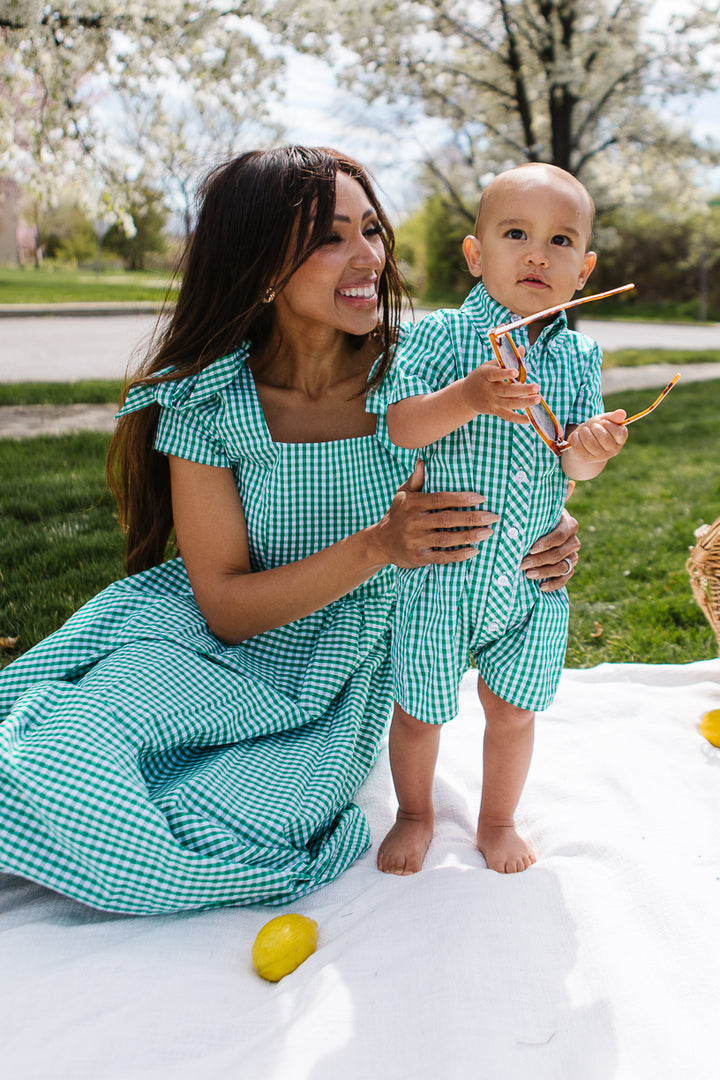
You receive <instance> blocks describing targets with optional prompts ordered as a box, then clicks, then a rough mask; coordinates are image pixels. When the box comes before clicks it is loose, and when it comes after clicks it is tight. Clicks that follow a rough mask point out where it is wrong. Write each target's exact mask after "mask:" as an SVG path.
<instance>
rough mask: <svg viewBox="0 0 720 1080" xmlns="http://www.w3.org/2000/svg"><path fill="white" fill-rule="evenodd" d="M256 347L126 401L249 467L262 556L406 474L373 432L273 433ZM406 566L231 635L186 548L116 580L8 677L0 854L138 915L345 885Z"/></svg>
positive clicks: (257, 556)
mask: <svg viewBox="0 0 720 1080" xmlns="http://www.w3.org/2000/svg"><path fill="white" fill-rule="evenodd" d="M246 358H247V349H246V348H242V349H240V350H239V351H238V352H237V353H235V354H233V355H231V356H229V357H226V358H223V359H221V360H218V361H216V362H215V363H213V364H212V365H210V366H209V367H208V368H207V369H205V370H204V371H203V372H201V373H200V374H199V375H197V376H193V377H191V378H187V379H183V380H178V381H175V382H169V383H164V384H162V385H160V386H156V387H153V388H152V389H148V388H137V389H135V390H134V391H132V392H131V394H130V395H129V397H128V400H127V402H126V404H125V406H124V408H123V411H124V412H129V411H133V410H136V409H140V408H143V407H144V406H145V405H147V404H149V403H150V402H151V401H157V402H159V403H160V405H161V412H160V420H159V424H158V430H157V437H156V444H155V445H156V448H157V449H159V450H160V451H162V452H165V453H172V454H175V455H178V456H180V457H185V458H189V459H191V460H193V461H198V462H202V463H205V464H209V465H215V466H221V467H229V468H231V469H232V470H233V472H234V475H235V477H236V480H237V485H238V489H239V491H240V495H241V498H242V503H243V507H244V510H245V514H246V517H247V523H248V530H249V536H250V544H251V558H252V564H253V568H255V569H258V570H259V569H262V568H266V567H273V566H277V565H280V564H282V563H286V562H288V561H291V560H296V559H301V558H303V557H304V556H307V555H309V554H311V553H312V552H314V551H317V550H319V549H321V548H323V547H326V546H327V545H329V544H332V543H333V542H335V541H337V540H339V539H341V538H343V537H345V536H347V535H349V534H351V533H353V532H355V531H357V530H359V529H362V528H364V527H366V526H368V525H370V524H372V523H373V522H375V521H377V520H379V519H380V517H381V516H382V514H383V513H384V512H385V511H386V510H387V508H388V506H389V504H390V501H391V499H392V496H393V494H394V492H395V491H396V490H397V488H398V486H399V485H400V484H401V483H402V482H403V481H404V479H406V477H407V476H408V475H409V472H410V471H411V469H410V468H408V465H407V463H406V461H404V460H402V459H398V458H397V457H395V456H393V455H391V454H390V453H388V451H387V449H386V448H384V447H383V445H382V444H381V442H380V441H379V440H378V439H377V438H376V437H375V436H368V437H364V438H355V439H347V440H341V441H337V442H327V443H302V444H282V443H274V442H273V441H272V440H271V438H270V435H269V433H268V430H267V428H266V426H265V422H264V418H263V414H262V409H261V407H260V403H259V401H258V398H257V394H256V391H255V386H254V383H253V379H252V376H251V374H250V371H249V369H248V367H247V364H246ZM409 460H410V458H408V461H409ZM395 579H396V572H395V570H394V568H392V567H387V568H385V569H384V570H381V571H380V572H379V573H377V574H375V575H374V576H373V577H372V578H371V579H370V580H368V581H367V582H365V583H364V584H363V585H361V586H360V587H359V588H357V589H355V590H354V591H353V592H351V593H350V594H348V595H347V596H345V597H343V598H341V599H340V600H338V601H336V602H335V603H333V604H330V605H329V606H328V607H326V608H324V609H322V610H321V611H318V612H316V613H314V614H311V615H308V616H307V617H306V618H303V619H300V620H298V621H296V622H294V623H291V624H290V625H288V626H283V627H280V628H279V629H277V630H271V631H269V632H267V633H265V634H261V635H258V636H257V637H254V638H251V639H249V640H247V641H244V642H242V643H241V644H239V645H233V646H227V645H224V644H223V643H222V642H220V641H219V640H218V639H217V638H215V637H214V636H213V635H212V634H211V633H210V631H209V629H208V627H207V624H206V622H205V620H204V618H203V616H202V614H201V612H200V610H199V609H198V607H197V604H196V603H195V600H194V597H193V594H192V591H191V589H190V585H189V582H188V578H187V575H186V572H185V569H184V565H183V562H182V560H181V559H179V558H177V559H174V560H171V561H169V562H166V563H164V564H163V565H161V566H157V567H154V568H152V569H150V570H147V571H145V572H143V573H140V574H137V575H134V576H132V577H129V578H126V579H124V580H121V581H118V582H115V583H114V584H113V585H110V586H109V587H108V588H107V589H105V590H104V591H103V592H101V593H100V594H99V595H98V596H96V597H95V598H94V599H93V600H91V601H90V602H89V603H87V604H86V605H84V606H83V607H82V608H81V609H80V610H79V611H78V612H76V614H75V615H73V616H72V618H70V619H69V621H68V622H67V623H66V624H65V625H64V626H63V627H61V628H60V629H59V630H58V631H56V632H55V633H54V634H52V635H51V636H50V637H49V638H47V639H46V640H45V641H43V642H41V643H40V644H38V645H37V646H36V647H35V648H33V649H31V650H30V651H29V652H28V653H26V654H25V655H24V656H21V657H20V658H19V659H17V660H16V661H15V662H14V663H13V664H11V665H10V666H9V667H8V668H6V669H5V670H4V671H2V672H0V719H3V720H4V723H3V724H0V869H1V870H4V871H6V872H9V873H14V874H19V875H22V876H24V877H28V878H31V879H33V880H35V881H38V882H40V883H42V884H44V885H47V886H49V887H50V888H52V889H55V890H57V891H59V892H62V893H65V894H67V895H69V896H72V897H74V898H76V899H78V900H81V901H84V902H85V903H88V904H91V905H93V906H95V907H98V908H102V909H108V910H113V911H123V912H131V913H155V912H167V911H175V910H181V909H187V908H202V907H212V906H216V905H221V904H231V905H239V904H251V903H264V904H280V903H285V902H288V901H291V900H293V899H295V898H297V897H299V896H302V895H304V894H305V893H308V892H310V891H312V890H314V889H317V888H319V887H320V886H322V885H324V884H325V883H327V882H329V881H331V880H332V879H333V878H335V877H336V876H337V875H338V874H339V873H341V872H342V871H343V870H344V869H345V868H346V867H347V866H349V865H350V864H351V863H352V862H353V861H354V860H355V859H356V858H357V857H358V856H359V855H360V854H361V852H363V851H364V850H365V849H366V848H367V847H368V845H369V842H370V839H369V834H368V827H367V823H366V821H365V818H364V816H363V814H362V812H361V811H360V810H359V808H358V807H357V806H355V805H353V803H352V798H353V795H354V794H355V792H356V791H357V790H358V788H359V787H360V785H361V784H362V782H363V780H364V779H365V777H366V776H367V774H368V772H369V770H370V768H371V767H372V765H373V763H374V761H375V759H376V756H377V753H378V750H379V747H380V745H381V740H382V736H383V733H384V729H385V725H386V721H387V720H388V717H389V712H390V706H391V700H392V695H391V687H390V672H389V644H390V628H391V621H392V612H393V608H394V599H395Z"/></svg>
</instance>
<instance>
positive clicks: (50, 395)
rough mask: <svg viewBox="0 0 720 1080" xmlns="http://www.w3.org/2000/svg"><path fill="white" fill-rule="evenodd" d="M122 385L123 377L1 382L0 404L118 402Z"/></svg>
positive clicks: (109, 403)
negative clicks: (120, 378) (67, 380)
mask: <svg viewBox="0 0 720 1080" xmlns="http://www.w3.org/2000/svg"><path fill="white" fill-rule="evenodd" d="M1 329H2V324H1V323H0V330H1ZM122 387H123V383H122V381H121V380H118V381H117V382H115V381H107V380H104V379H78V380H77V381H76V382H67V383H55V382H34V383H0V405H115V404H116V403H117V402H118V401H119V400H120V392H121V390H122Z"/></svg>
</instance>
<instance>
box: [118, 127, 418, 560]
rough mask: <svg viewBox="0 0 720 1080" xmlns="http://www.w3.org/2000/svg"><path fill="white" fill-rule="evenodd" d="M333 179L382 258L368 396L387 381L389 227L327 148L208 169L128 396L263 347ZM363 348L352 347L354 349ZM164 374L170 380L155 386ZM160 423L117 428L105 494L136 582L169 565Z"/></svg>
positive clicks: (353, 165) (391, 282) (314, 243)
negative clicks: (362, 217) (373, 234)
mask: <svg viewBox="0 0 720 1080" xmlns="http://www.w3.org/2000/svg"><path fill="white" fill-rule="evenodd" d="M338 172H342V173H345V174H347V175H348V176H350V177H351V178H352V179H354V180H357V181H358V183H359V184H360V185H361V186H362V188H363V189H364V191H365V193H366V195H367V196H368V199H369V200H370V203H371V204H372V206H373V208H374V210H375V212H376V213H377V217H378V222H379V227H380V234H381V236H382V240H383V244H384V247H385V256H386V263H385V269H384V271H383V274H382V276H381V278H380V281H379V282H378V297H379V300H380V309H381V322H380V325H379V326H378V336H379V340H378V355H380V354H382V358H381V360H380V363H379V364H378V365H377V368H376V371H375V372H374V375H373V379H372V384H373V385H377V384H378V383H379V382H380V381H381V380H382V378H383V376H384V374H385V372H386V371H387V368H388V366H389V364H390V362H391V359H392V350H393V346H394V343H395V340H396V337H397V327H398V324H399V321H400V313H401V306H402V301H403V297H404V296H405V295H406V292H405V286H404V283H403V280H402V277H401V275H400V273H399V271H398V268H397V265H396V263H395V258H394V248H395V237H394V233H393V230H392V226H391V225H390V222H389V221H388V219H387V216H386V215H385V213H384V211H383V209H382V207H381V206H380V204H379V202H378V200H377V196H376V195H375V192H374V190H373V187H372V184H371V182H370V179H369V177H368V174H367V172H366V171H365V170H364V169H363V167H362V166H361V165H360V164H359V163H358V162H356V161H354V160H353V159H352V158H348V157H345V156H344V155H343V154H340V153H338V152H337V151H335V150H330V149H326V148H323V147H303V146H283V147H277V148H275V149H271V150H253V151H250V152H248V153H246V154H241V155H240V156H239V157H237V158H234V159H233V160H232V161H229V162H227V163H226V164H223V165H220V166H218V167H217V168H215V169H213V171H212V172H211V173H210V174H209V175H208V177H207V178H206V179H205V181H204V182H203V183H202V185H201V187H200V190H199V204H200V209H199V214H198V219H197V225H196V228H195V231H194V234H193V236H192V239H191V240H190V242H189V244H188V246H187V249H186V250H185V253H184V256H183V259H182V262H181V264H180V268H179V272H180V274H181V283H180V290H179V294H178V299H177V303H176V305H175V308H174V310H173V311H172V313H171V314H169V315H168V319H167V322H166V324H165V325H164V329H162V330H159V329H158V331H157V333H156V336H155V338H154V339H153V342H152V344H151V347H150V350H149V352H148V355H147V356H146V358H145V360H144V361H143V363H142V365H141V366H140V369H139V371H138V372H137V374H136V375H135V376H134V377H133V378H132V379H131V380H130V381H129V382H128V384H127V385H126V388H125V393H126V394H127V391H128V390H129V389H130V387H132V386H137V385H152V384H155V383H159V382H165V381H172V380H174V379H182V378H185V377H186V376H188V375H193V374H197V373H198V372H200V371H202V370H203V368H206V367H207V366H208V365H209V364H211V363H212V362H213V361H214V360H217V359H219V358H220V357H222V356H227V355H228V354H229V353H231V352H232V351H233V350H234V349H236V348H237V347H238V346H239V345H240V344H241V343H242V342H245V341H248V342H250V343H251V344H252V345H253V346H254V347H256V348H258V349H262V348H263V347H264V345H265V344H266V343H267V341H268V339H269V336H270V332H271V330H272V327H273V306H272V304H268V303H264V302H263V297H264V296H266V295H267V293H268V291H269V290H271V289H274V290H275V291H276V292H277V291H279V290H280V289H281V288H282V287H283V285H284V284H285V283H286V282H287V281H288V280H289V278H290V277H291V276H292V274H293V273H294V272H295V270H297V268H298V267H299V266H300V265H301V264H302V263H303V262H304V261H305V260H306V259H307V258H308V257H309V256H310V255H311V254H312V253H313V252H314V251H315V250H316V249H317V248H318V247H319V246H320V245H321V244H322V242H323V241H324V240H325V239H326V237H327V236H328V235H329V234H331V232H332V228H333V216H334V213H335V178H336V175H337V173H338ZM163 318H164V316H163V315H161V320H162V319H163ZM159 327H160V323H158V328H159ZM366 340H367V338H366V337H361V338H355V339H354V341H355V342H356V343H357V346H358V347H361V346H362V345H363V344H364V342H365V341H366ZM167 368H171V369H172V370H171V371H170V372H166V373H165V374H159V373H160V372H161V371H163V369H167ZM158 415H159V406H157V405H151V406H148V407H147V408H145V409H141V410H139V411H138V412H134V413H130V414H128V415H127V416H123V417H121V418H120V420H119V421H118V425H117V428H116V431H115V434H114V436H113V439H112V442H111V444H110V450H109V454H108V464H107V477H108V483H109V485H110V488H111V490H112V491H113V493H114V495H115V497H116V499H117V501H118V505H119V509H120V523H121V525H122V526H123V528H124V529H125V531H126V534H127V553H126V564H127V569H128V573H131V574H133V573H137V572H138V571H140V570H145V569H147V568H148V567H150V566H155V565H156V564H157V563H159V562H162V560H163V558H164V557H165V551H166V547H167V542H168V538H169V536H170V533H171V531H172V524H173V522H172V504H171V498H170V474H169V469H168V463H167V458H166V457H165V456H164V455H162V454H159V453H158V452H157V451H155V450H154V449H153V439H154V435H155V429H156V427H157V420H158Z"/></svg>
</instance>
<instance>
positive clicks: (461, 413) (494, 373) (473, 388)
mask: <svg viewBox="0 0 720 1080" xmlns="http://www.w3.org/2000/svg"><path fill="white" fill-rule="evenodd" d="M517 375H518V373H517V371H510V370H508V369H507V368H503V367H500V365H499V364H498V363H497V361H495V360H489V361H487V363H485V364H480V366H479V367H476V368H474V369H473V371H471V372H470V374H469V375H466V376H465V378H463V379H457V380H456V381H455V382H452V383H450V384H449V385H448V386H443V387H442V388H441V389H440V390H436V391H434V392H433V393H431V394H417V395H415V396H413V397H407V398H402V399H401V400H400V401H396V402H394V403H393V404H392V405H389V406H388V409H387V415H386V420H387V427H388V433H389V435H390V438H391V439H392V441H393V442H394V443H395V444H396V446H405V447H408V448H409V449H417V448H419V447H421V446H429V445H430V443H434V442H437V441H438V439H442V438H444V436H445V435H449V434H450V432H451V431H455V430H456V429H457V428H459V427H462V426H463V424H467V423H468V422H469V421H470V420H474V419H475V417H476V416H478V415H479V414H480V413H492V414H494V415H495V416H499V417H500V418H501V419H502V420H508V421H510V423H513V424H527V423H528V419H527V417H526V416H525V415H524V414H523V413H519V412H516V411H515V410H517V409H527V408H529V407H530V406H531V405H535V404H536V403H537V402H538V401H539V400H540V395H539V388H538V387H537V385H536V384H535V383H520V382H516V381H514V380H516V379H517Z"/></svg>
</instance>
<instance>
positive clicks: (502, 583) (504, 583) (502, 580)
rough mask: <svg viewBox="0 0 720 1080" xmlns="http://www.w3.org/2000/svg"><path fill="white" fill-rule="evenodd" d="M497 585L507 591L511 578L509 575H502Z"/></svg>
mask: <svg viewBox="0 0 720 1080" xmlns="http://www.w3.org/2000/svg"><path fill="white" fill-rule="evenodd" d="M497 583H498V585H499V586H500V588H501V589H506V588H507V587H508V585H509V584H510V578H509V577H508V576H507V574H501V575H500V577H499V578H498V579H497Z"/></svg>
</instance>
